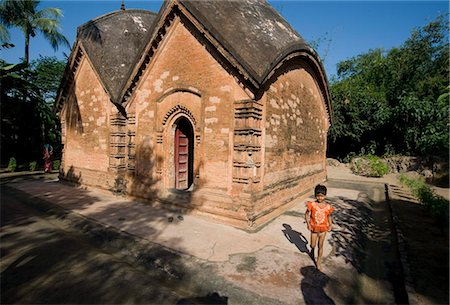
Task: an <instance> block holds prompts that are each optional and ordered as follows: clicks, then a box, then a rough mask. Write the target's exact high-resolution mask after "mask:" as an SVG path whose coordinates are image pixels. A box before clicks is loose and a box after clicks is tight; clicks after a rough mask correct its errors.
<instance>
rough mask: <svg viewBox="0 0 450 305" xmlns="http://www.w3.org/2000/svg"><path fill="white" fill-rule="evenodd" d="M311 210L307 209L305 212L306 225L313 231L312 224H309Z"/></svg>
mask: <svg viewBox="0 0 450 305" xmlns="http://www.w3.org/2000/svg"><path fill="white" fill-rule="evenodd" d="M309 216H310V215H309V210H306V212H305V221H306V226H307V227H308V230H310V231H311V225H310V224H309Z"/></svg>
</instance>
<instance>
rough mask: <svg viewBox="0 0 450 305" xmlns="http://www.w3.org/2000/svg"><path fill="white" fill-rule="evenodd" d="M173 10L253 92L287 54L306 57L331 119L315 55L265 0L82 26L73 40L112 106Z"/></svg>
mask: <svg viewBox="0 0 450 305" xmlns="http://www.w3.org/2000/svg"><path fill="white" fill-rule="evenodd" d="M174 5H179V6H180V7H183V8H184V9H185V11H187V12H188V13H189V14H191V15H192V16H193V17H194V18H195V19H196V20H197V21H198V22H199V23H200V25H201V26H203V27H204V29H205V30H206V31H207V32H208V33H209V34H210V35H211V36H212V37H214V39H216V40H217V41H218V43H219V44H220V45H221V46H223V48H224V49H225V50H226V52H228V53H229V56H231V57H233V58H234V59H235V60H236V61H237V62H238V63H239V64H240V65H241V66H242V68H243V69H245V70H246V71H245V72H246V74H248V75H249V76H250V77H251V78H252V79H253V80H254V82H256V84H257V87H260V86H261V85H262V83H263V82H264V81H265V79H266V78H267V76H268V75H269V74H270V72H271V71H272V70H273V69H274V68H275V67H276V66H277V64H279V63H280V62H281V61H282V60H283V59H284V58H286V56H288V55H289V54H293V53H295V52H299V51H300V52H303V53H306V54H308V56H309V57H310V58H313V61H314V62H315V63H314V65H315V66H316V69H317V71H318V72H319V74H320V75H318V77H320V78H321V79H320V80H318V81H319V83H321V85H320V87H321V88H322V90H323V91H324V94H325V95H326V97H325V100H326V104H327V105H326V107H327V108H328V110H329V112H330V119H331V109H330V104H329V103H330V102H329V96H328V84H327V79H326V74H325V71H324V69H323V65H322V63H321V61H320V58H319V56H318V55H317V53H316V52H315V51H314V50H313V49H312V48H311V47H310V46H309V45H308V44H307V43H306V42H305V40H304V39H303V38H302V37H301V36H300V35H299V34H298V33H297V32H296V31H295V30H294V29H293V28H292V27H291V26H290V25H289V23H288V22H287V21H286V20H284V18H283V17H282V16H280V14H278V12H277V11H276V10H275V9H274V8H272V7H271V6H270V4H268V3H267V1H266V0H220V1H219V0H194V1H191V0H166V1H165V2H164V3H163V5H162V7H161V10H160V12H159V14H156V13H154V12H149V11H144V10H120V11H115V12H112V13H109V14H106V15H103V16H100V17H98V18H96V19H94V20H91V21H89V22H87V23H85V24H84V25H82V26H80V27H79V28H78V33H77V40H78V41H79V42H80V44H81V45H82V46H83V48H84V50H85V51H86V53H87V54H88V57H89V58H90V60H91V61H92V64H93V65H94V67H95V69H96V71H97V73H98V74H99V77H100V78H101V80H102V82H103V84H104V86H105V87H106V89H107V91H108V92H109V94H110V96H111V100H112V101H113V102H114V103H116V104H119V103H120V101H121V100H122V98H123V94H124V92H125V91H126V90H127V89H128V88H125V87H126V86H129V84H130V81H131V79H133V78H134V77H135V73H137V72H136V71H137V70H136V65H138V64H140V63H142V61H143V59H144V57H145V55H146V54H144V51H145V50H146V48H148V47H149V44H151V42H152V40H153V39H156V37H157V35H156V34H157V31H158V28H157V26H158V24H159V26H158V27H160V26H163V20H162V19H161V18H166V16H167V14H168V13H169V12H170V10H172V8H173V6H174ZM202 30H203V29H202ZM73 52H75V50H74V51H73ZM72 55H73V54H72Z"/></svg>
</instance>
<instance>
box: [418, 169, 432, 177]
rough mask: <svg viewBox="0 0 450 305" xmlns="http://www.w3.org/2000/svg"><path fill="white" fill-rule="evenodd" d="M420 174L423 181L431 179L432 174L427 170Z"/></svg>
mask: <svg viewBox="0 0 450 305" xmlns="http://www.w3.org/2000/svg"><path fill="white" fill-rule="evenodd" d="M421 174H422V176H424V177H425V179H431V178H433V172H432V171H431V170H429V169H425V170H423V171H422V173H421Z"/></svg>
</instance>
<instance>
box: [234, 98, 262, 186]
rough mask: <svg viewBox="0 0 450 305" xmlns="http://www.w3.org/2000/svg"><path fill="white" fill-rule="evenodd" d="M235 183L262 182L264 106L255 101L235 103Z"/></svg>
mask: <svg viewBox="0 0 450 305" xmlns="http://www.w3.org/2000/svg"><path fill="white" fill-rule="evenodd" d="M234 119H235V129H234V152H233V182H234V183H242V184H251V183H258V182H260V181H261V134H262V130H261V120H262V105H261V104H260V103H258V102H256V101H253V100H243V101H236V102H235V103H234Z"/></svg>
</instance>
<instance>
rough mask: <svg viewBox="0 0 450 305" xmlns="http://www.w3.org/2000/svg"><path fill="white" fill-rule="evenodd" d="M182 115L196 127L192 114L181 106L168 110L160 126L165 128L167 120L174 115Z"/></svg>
mask: <svg viewBox="0 0 450 305" xmlns="http://www.w3.org/2000/svg"><path fill="white" fill-rule="evenodd" d="M179 113H182V114H184V115H186V116H187V117H188V118H189V119H190V120H191V122H192V123H193V124H194V127H195V126H196V125H197V123H196V120H195V117H194V115H193V114H192V112H191V111H190V110H189V109H188V108H187V107H185V106H183V105H176V106H175V107H173V108H172V109H170V110H169V111H168V112H167V113H166V115H165V116H164V118H163V120H162V125H163V126H166V124H167V122H168V121H169V119H170V118H171V117H172V116H173V115H175V114H179Z"/></svg>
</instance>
